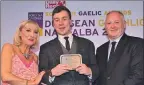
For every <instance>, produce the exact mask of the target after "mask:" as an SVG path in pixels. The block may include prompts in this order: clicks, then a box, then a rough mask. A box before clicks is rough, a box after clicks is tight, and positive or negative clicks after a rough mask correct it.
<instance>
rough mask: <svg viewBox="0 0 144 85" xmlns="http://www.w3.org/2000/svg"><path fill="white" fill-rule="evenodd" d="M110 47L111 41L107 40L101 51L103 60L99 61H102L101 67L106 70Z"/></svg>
mask: <svg viewBox="0 0 144 85" xmlns="http://www.w3.org/2000/svg"><path fill="white" fill-rule="evenodd" d="M108 47H109V42H107V43H106V44H105V45H104V47H103V48H102V51H101V53H99V54H100V55H101V59H100V60H101V61H98V62H99V63H101V65H102V66H101V68H103V70H104V71H105V72H106V70H107V57H108Z"/></svg>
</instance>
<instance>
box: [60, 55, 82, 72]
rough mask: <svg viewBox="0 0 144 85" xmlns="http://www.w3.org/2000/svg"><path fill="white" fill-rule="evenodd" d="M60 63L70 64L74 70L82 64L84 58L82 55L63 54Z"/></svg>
mask: <svg viewBox="0 0 144 85" xmlns="http://www.w3.org/2000/svg"><path fill="white" fill-rule="evenodd" d="M60 63H61V64H68V65H69V66H71V67H72V69H73V70H74V69H76V68H77V67H78V66H79V65H80V64H82V56H81V55H80V54H63V55H61V56H60Z"/></svg>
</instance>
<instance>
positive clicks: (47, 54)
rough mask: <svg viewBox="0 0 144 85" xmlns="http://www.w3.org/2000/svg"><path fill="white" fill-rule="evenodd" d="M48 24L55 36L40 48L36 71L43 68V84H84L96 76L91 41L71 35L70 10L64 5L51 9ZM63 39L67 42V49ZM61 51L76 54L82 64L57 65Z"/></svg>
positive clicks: (96, 71) (86, 84)
mask: <svg viewBox="0 0 144 85" xmlns="http://www.w3.org/2000/svg"><path fill="white" fill-rule="evenodd" d="M52 23H53V27H54V28H55V30H56V32H57V37H56V38H55V39H53V40H51V41H49V42H47V43H45V44H43V45H41V47H40V53H39V71H42V70H46V74H45V75H44V76H43V79H42V82H43V83H45V84H47V85H88V84H89V81H94V80H95V79H96V78H97V76H98V67H97V64H96V58H95V47H94V44H93V42H91V41H90V40H88V39H85V38H80V37H77V36H75V35H73V34H72V32H71V23H72V21H71V12H70V11H69V9H68V8H66V7H65V6H58V7H56V8H55V9H54V10H53V12H52ZM65 37H68V40H65ZM65 42H69V44H70V47H69V48H68V49H66V47H67V46H66V45H65ZM62 54H80V55H81V56H82V64H81V65H79V66H78V67H77V68H75V70H72V68H71V67H70V66H69V65H66V64H60V56H61V55H62Z"/></svg>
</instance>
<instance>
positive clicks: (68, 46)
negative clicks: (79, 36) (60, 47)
mask: <svg viewBox="0 0 144 85" xmlns="http://www.w3.org/2000/svg"><path fill="white" fill-rule="evenodd" d="M68 38H69V37H64V39H65V40H66V43H65V46H66V49H67V50H68V51H69V50H70V44H69V40H68Z"/></svg>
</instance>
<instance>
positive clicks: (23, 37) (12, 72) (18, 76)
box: [1, 20, 45, 85]
mask: <svg viewBox="0 0 144 85" xmlns="http://www.w3.org/2000/svg"><path fill="white" fill-rule="evenodd" d="M38 29H39V25H38V24H37V23H36V22H34V21H32V20H26V21H23V22H22V23H20V26H19V27H18V29H17V31H16V34H15V36H14V42H13V44H10V43H6V44H4V45H3V48H2V52H1V78H2V85H38V84H39V82H40V81H41V78H42V76H43V75H44V73H45V72H44V71H42V72H40V73H38V57H37V56H36V54H35V53H33V52H32V50H31V49H33V48H35V47H37V46H38V41H39V33H38Z"/></svg>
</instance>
